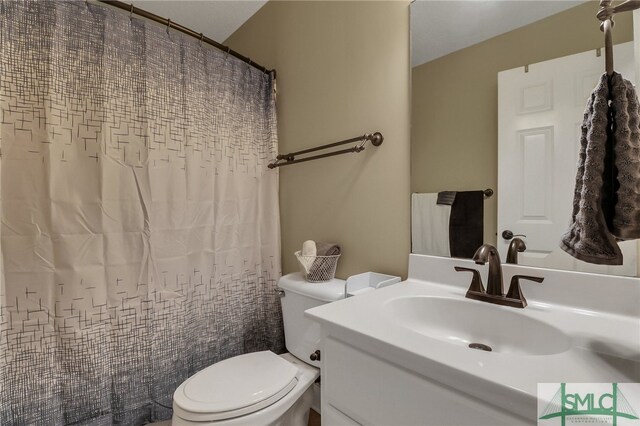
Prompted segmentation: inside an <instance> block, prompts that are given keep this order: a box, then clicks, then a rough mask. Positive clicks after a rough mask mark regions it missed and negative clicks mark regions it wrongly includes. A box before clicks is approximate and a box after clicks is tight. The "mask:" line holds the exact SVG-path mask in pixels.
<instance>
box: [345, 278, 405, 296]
mask: <svg viewBox="0 0 640 426" xmlns="http://www.w3.org/2000/svg"><path fill="white" fill-rule="evenodd" d="M399 282H400V277H396V276H394V275H386V274H379V273H377V272H365V273H363V274H358V275H352V276H350V277H349V278H347V283H346V284H345V297H351V296H355V295H358V294H362V293H365V292H367V291H371V290H376V289H379V288H382V287H387V286H389V285H391V284H396V283H399Z"/></svg>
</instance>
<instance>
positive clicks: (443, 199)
mask: <svg viewBox="0 0 640 426" xmlns="http://www.w3.org/2000/svg"><path fill="white" fill-rule="evenodd" d="M455 199H456V191H440V192H438V200H436V204H440V205H445V206H450V205H452V204H453V202H454V201H455Z"/></svg>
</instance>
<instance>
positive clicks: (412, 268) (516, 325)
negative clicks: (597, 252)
mask: <svg viewBox="0 0 640 426" xmlns="http://www.w3.org/2000/svg"><path fill="white" fill-rule="evenodd" d="M454 266H464V267H472V268H475V269H478V270H480V271H481V274H482V275H483V282H486V266H480V265H475V264H474V263H473V262H471V261H467V260H460V259H447V258H437V257H432V256H422V255H410V263H409V279H407V280H406V281H403V282H401V283H398V284H395V285H392V286H390V287H387V288H384V289H380V290H376V291H373V292H370V293H368V294H364V295H362V296H358V297H352V298H349V299H346V300H342V301H338V302H334V303H330V304H327V305H323V306H319V307H316V308H313V309H310V310H308V311H306V313H305V315H307V316H308V317H310V318H312V319H314V320H316V321H318V322H319V323H321V325H322V326H323V327H324V328H325V330H326V331H328V332H330V333H331V334H332V335H333V336H337V337H336V338H339V339H343V341H345V342H349V344H351V345H353V346H354V347H371V348H375V355H376V356H379V357H381V358H384V359H386V360H389V361H391V362H393V363H395V364H397V365H399V366H402V367H403V368H406V369H408V370H411V371H413V372H415V373H416V374H418V375H421V376H424V377H427V378H429V379H430V380H436V381H438V382H440V383H443V384H445V385H447V386H450V387H452V388H455V389H460V390H462V391H463V392H465V393H467V394H470V395H472V396H475V397H477V398H479V399H481V400H483V401H488V402H489V403H492V401H506V406H507V407H508V409H509V410H511V411H513V412H514V413H516V414H518V415H520V416H523V417H525V418H535V417H533V416H535V407H536V394H537V384H538V383H562V382H565V383H579V382H588V383H609V382H619V383H623V382H634V383H635V382H640V280H639V279H637V278H627V277H610V276H602V275H594V274H585V273H576V272H567V271H556V270H545V269H537V268H530V267H523V266H517V265H503V274H504V279H505V291H506V287H507V286H508V283H509V279H510V278H511V276H512V275H514V274H516V273H517V274H524V275H533V276H539V277H544V278H545V280H544V282H543V283H541V284H537V283H536V284H531V285H527V283H526V282H525V283H524V284H523V285H522V291H523V293H524V295H525V296H526V297H527V301H528V303H529V305H528V306H527V307H526V308H524V309H518V308H512V307H507V306H500V305H494V304H490V303H486V302H482V301H477V300H471V299H466V298H465V293H466V290H467V288H468V287H469V282H470V275H469V274H460V273H457V272H455V271H454ZM470 343H480V344H483V345H487V346H489V347H491V349H492V351H490V352H489V351H484V350H477V349H472V348H470V347H469V344H470Z"/></svg>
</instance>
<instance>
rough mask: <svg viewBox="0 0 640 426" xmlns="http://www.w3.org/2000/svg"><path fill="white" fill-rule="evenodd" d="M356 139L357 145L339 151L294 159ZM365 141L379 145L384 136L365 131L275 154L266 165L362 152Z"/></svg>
mask: <svg viewBox="0 0 640 426" xmlns="http://www.w3.org/2000/svg"><path fill="white" fill-rule="evenodd" d="M358 141H360V143H359V144H358V145H354V146H352V147H351V148H347V149H341V150H340V151H333V152H328V153H326V154H318V155H313V156H311V157H306V158H300V159H298V160H296V155H302V154H308V153H310V152H315V151H320V150H323V149H327V148H333V147H334V146H338V145H344V144H346V143H350V142H358ZM367 141H371V144H372V145H373V146H380V145H382V142H383V141H384V137H383V136H382V133H380V132H375V133H366V134H364V135H362V136H356V137H355V138H350V139H345V140H343V141H339V142H333V143H328V144H326V145H320V146H316V147H315V148H309V149H303V150H302V151H296V152H291V153H289V154H278V156H276V160H275V161H274V162H273V163H270V164H269V165H268V166H267V167H269V168H270V169H275V168H276V167H281V166H288V165H289V164H295V163H302V162H305V161H311V160H317V159H319V158H326V157H333V156H334V155H340V154H348V153H350V152H355V153H358V152H362V151H364V148H365V146H364V145H365V144H366V143H367ZM283 160H284V161H285V162H284V163H281V162H280V161H283Z"/></svg>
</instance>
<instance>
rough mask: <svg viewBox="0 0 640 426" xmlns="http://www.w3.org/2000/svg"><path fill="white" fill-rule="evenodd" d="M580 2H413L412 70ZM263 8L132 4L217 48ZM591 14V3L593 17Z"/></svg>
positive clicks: (171, 1) (250, 3) (185, 2)
mask: <svg viewBox="0 0 640 426" xmlns="http://www.w3.org/2000/svg"><path fill="white" fill-rule="evenodd" d="M124 1H131V0H124ZM584 1H585V0H416V1H414V2H413V3H412V4H411V33H412V34H411V50H412V66H416V65H420V64H423V63H425V62H428V61H431V60H434V59H436V58H439V57H441V56H444V55H447V54H449V53H451V52H455V51H456V50H460V49H463V48H465V47H468V46H471V45H474V44H476V43H479V42H481V41H484V40H487V39H489V38H491V37H495V36H497V35H500V34H503V33H506V32H508V31H511V30H514V29H516V28H519V27H521V26H524V25H527V24H530V23H532V22H535V21H538V20H540V19H543V18H545V17H547V16H550V15H553V14H555V13H558V12H561V11H563V10H565V9H569V8H571V7H574V6H576V5H578V4H580V3H583V2H584ZM265 3H266V0H199V1H194V0H134V1H133V4H134V5H135V6H136V7H140V8H142V9H145V10H148V11H149V12H152V13H155V14H156V15H160V16H162V17H164V18H169V19H171V20H172V21H175V22H177V23H179V24H181V25H184V26H185V27H188V28H191V29H192V30H194V31H196V32H201V33H203V34H205V35H206V36H207V37H209V38H212V39H214V40H216V41H218V42H220V43H223V42H224V41H225V40H226V39H227V38H228V37H229V36H230V35H231V34H233V32H234V31H235V30H237V29H238V28H239V27H240V26H241V25H242V24H243V23H245V22H246V21H247V20H248V19H249V18H250V17H251V16H252V15H253V14H254V13H256V12H257V11H258V9H260V8H261V7H262V6H263V5H264V4H265ZM596 9H597V4H595V2H594V15H595V11H596ZM240 53H242V52H240Z"/></svg>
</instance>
